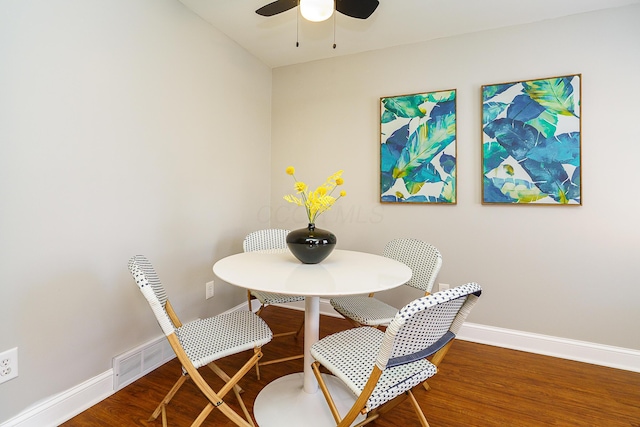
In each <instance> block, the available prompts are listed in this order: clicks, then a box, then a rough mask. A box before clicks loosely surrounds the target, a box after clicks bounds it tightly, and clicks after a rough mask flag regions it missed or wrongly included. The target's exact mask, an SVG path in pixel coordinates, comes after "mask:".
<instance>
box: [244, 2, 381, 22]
mask: <svg viewBox="0 0 640 427" xmlns="http://www.w3.org/2000/svg"><path fill="white" fill-rule="evenodd" d="M327 3H328V5H329V6H328V7H329V11H328V12H327V13H325V14H320V16H319V18H318V19H309V18H307V16H305V8H308V7H311V8H314V7H317V8H319V9H320V8H323V7H327ZM378 4H379V1H378V0H335V3H334V0H276V1H274V2H272V3H269V4H267V5H265V6H262V7H261V8H260V9H258V10H256V13H257V14H258V15H262V16H273V15H277V14H279V13H282V12H286V11H287V10H289V9H293V8H294V7H296V6H298V5H300V9H301V12H302V15H303V16H304V17H305V18H307V19H309V20H317V21H323V20H325V19H328V18H329V17H330V16H331V14H332V13H333V8H334V7H335V10H337V11H338V12H340V13H342V14H343V15H347V16H350V17H352V18H358V19H367V18H368V17H369V16H371V14H372V13H373V12H374V11H375V10H376V8H377V7H378Z"/></svg>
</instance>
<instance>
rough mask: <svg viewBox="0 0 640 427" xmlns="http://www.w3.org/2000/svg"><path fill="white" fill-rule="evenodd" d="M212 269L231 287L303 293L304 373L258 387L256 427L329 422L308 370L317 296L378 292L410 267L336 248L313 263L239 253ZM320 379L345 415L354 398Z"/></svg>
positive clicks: (315, 426)
mask: <svg viewBox="0 0 640 427" xmlns="http://www.w3.org/2000/svg"><path fill="white" fill-rule="evenodd" d="M213 272H214V273H215V275H216V276H218V277H219V278H220V279H222V280H224V281H225V282H227V283H230V284H232V285H235V286H240V287H243V288H247V289H253V290H258V291H267V292H276V293H280V294H288V295H304V297H305V330H304V372H302V373H296V374H290V375H286V376H284V377H281V378H278V379H276V380H274V381H272V382H271V383H269V384H267V385H266V386H265V387H264V388H263V389H262V390H261V391H260V393H259V394H258V396H257V397H256V400H255V402H254V406H253V413H254V417H255V418H256V421H257V422H258V425H259V426H260V427H272V426H273V427H286V426H295V427H299V426H305V427H324V426H332V425H335V424H336V423H335V421H334V419H333V416H332V415H331V412H330V410H329V407H328V405H327V403H326V402H325V400H324V396H322V393H319V392H318V383H317V381H316V378H315V376H314V375H313V371H312V369H311V363H312V362H313V358H312V357H311V352H310V351H311V346H312V345H313V344H314V343H316V342H317V341H318V334H319V329H320V298H321V297H325V298H332V297H336V296H344V295H356V294H368V293H371V292H380V291H384V290H387V289H391V288H394V287H397V286H400V285H402V284H404V283H406V282H407V281H408V280H409V279H411V269H410V268H409V267H408V266H406V265H405V264H403V263H401V262H399V261H396V260H393V259H390V258H387V257H383V256H380V255H375V254H370V253H366V252H357V251H348V250H340V249H336V250H334V251H333V252H332V253H331V254H330V255H329V256H328V257H327V258H326V259H325V260H323V261H322V262H321V263H319V264H302V263H301V262H300V261H298V260H297V259H296V258H295V257H294V256H293V255H292V254H291V252H289V250H288V249H284V250H268V251H256V252H243V253H239V254H236V255H231V256H228V257H226V258H223V259H221V260H219V261H217V262H216V263H215V264H214V266H213ZM324 378H325V380H326V381H327V385H328V387H329V389H330V391H331V393H332V395H333V397H334V399H335V400H336V402H335V403H336V406H337V407H338V410H339V411H340V412H341V413H345V412H346V411H347V410H348V409H350V408H351V406H352V404H353V402H354V401H355V396H354V395H353V394H352V393H351V392H350V391H349V390H348V389H346V387H344V385H343V384H342V382H341V381H339V380H338V379H336V378H334V377H332V376H330V375H327V376H325V377H324Z"/></svg>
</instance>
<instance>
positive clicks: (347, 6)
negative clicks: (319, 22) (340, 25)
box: [336, 0, 380, 19]
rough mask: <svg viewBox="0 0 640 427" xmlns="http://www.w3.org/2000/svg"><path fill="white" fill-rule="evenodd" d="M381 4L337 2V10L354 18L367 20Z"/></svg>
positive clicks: (354, 0)
mask: <svg viewBox="0 0 640 427" xmlns="http://www.w3.org/2000/svg"><path fill="white" fill-rule="evenodd" d="M379 4H380V2H379V1H378V0H336V10H337V11H338V12H340V13H342V14H344V15H347V16H350V17H352V18H358V19H367V18H368V17H370V16H371V14H372V13H373V12H374V11H375V10H376V8H377V7H378V5H379Z"/></svg>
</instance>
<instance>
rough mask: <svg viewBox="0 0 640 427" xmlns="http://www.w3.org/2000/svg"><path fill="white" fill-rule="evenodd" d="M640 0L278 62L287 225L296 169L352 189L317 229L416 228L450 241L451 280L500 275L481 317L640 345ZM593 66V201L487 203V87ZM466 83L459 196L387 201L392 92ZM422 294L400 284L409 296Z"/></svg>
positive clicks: (282, 219)
mask: <svg viewBox="0 0 640 427" xmlns="http://www.w3.org/2000/svg"><path fill="white" fill-rule="evenodd" d="M638 22H640V7H639V6H630V7H624V8H620V9H610V10H606V11H602V12H594V13H589V14H584V15H577V16H573V17H568V18H562V19H557V20H551V21H545V22H541V23H537V24H531V25H523V26H516V27H510V28H505V29H500V30H495V31H486V32H481V33H476V34H469V35H464V36H459V37H452V38H446V39H441V40H435V41H432V42H427V43H420V44H414V45H409V46H404V47H397V48H391V49H385V50H381V51H374V52H369V53H364V54H360V55H352V56H348V57H342V58H335V59H330V60H323V61H317V62H312V63H307V64H302V65H296V66H288V67H282V68H278V69H275V70H274V76H273V112H272V114H273V122H272V127H273V134H272V136H273V139H272V144H273V149H272V156H273V157H272V165H273V167H272V172H271V174H272V188H273V193H272V199H271V200H272V217H273V225H276V226H285V227H289V228H299V227H301V226H303V225H304V224H305V220H304V215H303V213H302V212H300V211H297V210H295V209H294V208H292V207H291V206H289V205H287V204H286V202H285V201H283V200H282V195H284V194H285V193H287V192H289V191H290V190H291V188H292V187H291V180H290V177H288V176H287V175H285V173H284V169H285V167H286V166H288V165H293V166H295V167H296V168H297V171H298V172H297V177H298V178H299V179H302V180H305V181H308V183H309V184H312V185H317V184H320V183H321V182H322V181H323V180H324V178H325V177H326V176H328V175H329V174H331V173H332V172H334V171H335V170H337V169H344V170H345V173H344V178H345V181H346V184H345V190H346V191H347V192H348V196H347V198H345V199H343V200H340V201H339V202H338V204H337V205H336V207H335V208H334V210H332V211H331V212H329V213H327V214H325V216H324V217H321V219H320V220H319V221H318V224H317V226H318V227H322V228H328V229H330V230H332V231H334V232H335V233H336V234H337V236H338V247H340V248H342V249H356V250H365V251H374V252H381V250H382V247H383V245H384V243H385V242H386V241H388V240H390V239H392V238H395V237H416V238H420V239H424V240H427V241H429V242H431V243H433V244H434V245H436V246H437V247H438V248H440V250H441V251H442V253H443V257H444V264H443V268H442V271H441V274H440V277H439V281H440V282H444V283H449V284H452V285H457V284H462V283H466V282H469V281H477V282H479V283H480V284H482V285H483V286H484V289H485V293H484V295H483V298H482V300H481V303H480V304H478V305H477V307H476V308H475V309H474V312H473V313H472V314H471V317H470V319H469V320H470V321H471V322H475V323H479V324H484V325H490V326H496V327H501V328H507V329H514V330H520V331H526V332H532V333H539V334H544V335H550V336H557V337H562V338H570V339H575V340H581V341H587V342H592V343H600V344H607V345H613V346H620V347H624V348H629V349H636V350H637V349H640V334H638V333H637V332H636V331H635V329H636V326H635V325H638V324H640V310H639V309H638V301H640V286H638V278H637V277H636V275H635V274H633V271H634V268H635V263H637V262H638V260H639V256H640V243H639V242H640V223H639V221H638V218H640V198H638V196H637V194H636V187H637V186H638V184H639V183H640V179H639V178H638V162H637V158H638V156H639V155H640V145H639V144H638V142H639V141H638V132H637V130H636V127H635V123H636V122H637V121H638V117H639V116H640V114H639V113H640V107H639V104H638V99H639V98H640V80H639V79H638V76H640V56H639V55H638V54H637V53H638V45H639V43H640V26H638ZM574 73H582V78H583V87H582V99H583V105H582V112H583V122H582V123H583V125H582V126H583V127H582V131H583V157H582V164H583V195H584V205H583V206H582V207H541V206H483V205H481V188H480V177H481V169H480V166H481V165H480V155H481V146H480V135H481V132H480V125H481V122H480V120H481V113H480V87H481V85H483V84H493V83H502V82H509V81H517V80H525V79H535V78H544V77H552V76H559V75H565V74H574ZM453 88H455V89H457V97H458V104H457V108H458V116H457V117H458V204H457V205H456V206H433V205H431V206H429V205H417V206H398V205H389V204H387V205H381V204H380V203H379V202H378V200H379V177H378V171H379V144H380V137H379V98H380V97H382V96H392V95H400V94H408V93H415V92H424V91H435V90H444V89H453ZM414 296H416V294H414V293H410V292H397V291H392V292H387V293H385V294H383V295H382V298H383V299H385V300H386V301H388V302H390V303H393V304H395V305H396V306H401V305H402V304H404V303H405V302H407V301H409V300H410V299H412V297H414Z"/></svg>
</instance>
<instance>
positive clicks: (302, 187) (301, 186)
mask: <svg viewBox="0 0 640 427" xmlns="http://www.w3.org/2000/svg"><path fill="white" fill-rule="evenodd" d="M294 187H295V189H296V193H302V192H304V191H306V190H307V184H305V183H304V182H302V181H298V182H296V183H295V185H294Z"/></svg>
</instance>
